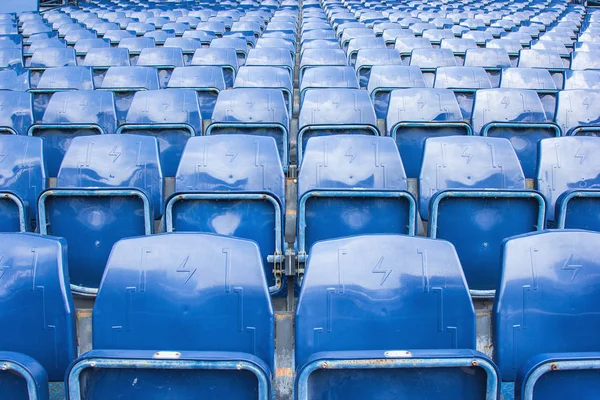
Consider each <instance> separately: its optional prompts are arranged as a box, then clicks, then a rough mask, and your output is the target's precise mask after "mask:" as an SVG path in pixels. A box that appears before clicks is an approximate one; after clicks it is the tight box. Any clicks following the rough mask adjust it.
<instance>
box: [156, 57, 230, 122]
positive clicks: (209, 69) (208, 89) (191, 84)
mask: <svg viewBox="0 0 600 400" xmlns="http://www.w3.org/2000/svg"><path fill="white" fill-rule="evenodd" d="M167 89H192V90H195V91H196V92H197V94H198V103H199V105H200V113H201V114H202V119H203V120H210V119H211V118H212V113H213V110H214V108H215V103H216V102H217V96H218V95H219V92H221V91H222V90H225V79H224V76H223V69H222V68H221V67H218V66H208V65H207V66H190V67H180V68H175V69H174V70H173V73H172V74H171V79H169V83H168V84H167Z"/></svg>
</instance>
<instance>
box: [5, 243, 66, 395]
mask: <svg viewBox="0 0 600 400" xmlns="http://www.w3.org/2000/svg"><path fill="white" fill-rule="evenodd" d="M0 243H1V244H0V254H2V267H0V268H1V271H2V272H0V277H1V278H2V280H1V281H0V302H1V303H2V305H3V307H2V308H1V309H0V324H2V326H4V327H12V328H11V329H6V330H5V332H3V333H2V335H1V336H0V348H1V349H2V351H0V363H1V364H2V365H3V368H2V370H1V371H0V390H1V391H2V397H4V398H6V399H15V400H20V399H48V395H49V393H48V392H49V390H48V381H50V382H58V381H62V380H63V379H64V376H65V372H66V370H67V368H68V367H69V364H70V363H71V361H72V360H73V359H74V358H75V357H76V356H77V335H76V332H75V306H74V305H73V299H72V298H71V292H70V290H69V286H68V285H69V274H68V271H67V269H68V263H67V257H66V252H67V244H66V242H65V241H64V240H63V239H60V238H51V237H43V236H40V235H36V234H32V233H3V234H0ZM17 327H18V329H17Z"/></svg>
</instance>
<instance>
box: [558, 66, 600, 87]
mask: <svg viewBox="0 0 600 400" xmlns="http://www.w3.org/2000/svg"><path fill="white" fill-rule="evenodd" d="M564 89H565V90H572V89H600V71H594V70H586V71H573V70H570V69H568V70H566V71H565V84H564Z"/></svg>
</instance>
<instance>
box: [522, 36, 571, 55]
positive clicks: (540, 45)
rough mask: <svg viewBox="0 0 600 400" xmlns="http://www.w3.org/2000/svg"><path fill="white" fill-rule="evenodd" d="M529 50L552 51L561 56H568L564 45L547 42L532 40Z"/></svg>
mask: <svg viewBox="0 0 600 400" xmlns="http://www.w3.org/2000/svg"><path fill="white" fill-rule="evenodd" d="M531 48H532V49H534V50H554V51H556V52H558V54H560V55H561V56H563V55H567V54H569V50H567V47H566V46H565V45H564V44H562V43H561V42H552V41H549V40H532V41H531Z"/></svg>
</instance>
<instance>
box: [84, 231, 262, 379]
mask: <svg viewBox="0 0 600 400" xmlns="http://www.w3.org/2000/svg"><path fill="white" fill-rule="evenodd" d="M263 271H264V270H263V266H262V262H261V256H260V253H259V249H258V246H257V245H256V244H255V243H254V242H252V241H249V240H244V239H237V238H232V237H224V236H218V235H209V234H200V233H169V234H162V235H153V236H146V237H139V238H133V239H124V240H121V241H119V242H117V243H116V244H115V245H114V247H113V250H112V252H111V254H110V257H109V259H108V262H107V265H106V270H105V272H104V279H103V280H102V285H101V286H100V290H99V292H98V297H97V298H96V303H95V305H94V313H93V327H94V335H93V346H94V348H95V349H119V350H122V349H130V350H156V349H161V350H173V351H186V350H187V351H208V352H223V351H226V352H243V353H250V354H253V355H255V356H256V357H258V358H260V359H261V360H263V361H264V362H265V363H267V364H268V365H269V366H270V367H271V370H272V371H273V370H274V369H273V366H274V365H273V363H274V360H273V358H274V332H273V331H274V328H273V327H274V320H273V308H272V305H271V300H270V297H269V290H268V288H267V284H266V281H265V276H264V272H263ZM140 276H143V279H140ZM224 278H225V279H224ZM124 288H128V289H127V290H124ZM242 305H243V307H242Z"/></svg>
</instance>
